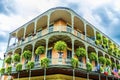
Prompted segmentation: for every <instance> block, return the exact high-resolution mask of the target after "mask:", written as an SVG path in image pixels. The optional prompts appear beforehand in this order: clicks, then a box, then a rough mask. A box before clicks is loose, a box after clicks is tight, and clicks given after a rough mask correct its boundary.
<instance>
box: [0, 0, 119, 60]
mask: <svg viewBox="0 0 120 80" xmlns="http://www.w3.org/2000/svg"><path fill="white" fill-rule="evenodd" d="M119 3H120V0H0V58H2V59H3V54H4V53H5V51H6V47H7V43H8V38H9V33H10V32H12V31H13V30H15V29H17V28H18V27H20V26H22V25H23V24H25V23H26V22H28V21H30V20H31V19H33V18H35V17H36V16H38V15H40V14H42V13H43V12H45V11H47V10H48V9H50V8H53V7H68V8H71V9H72V10H74V11H75V12H76V13H77V14H79V15H80V16H81V17H83V18H84V19H86V20H87V21H88V22H89V23H91V24H92V25H94V26H95V27H96V28H98V29H99V30H101V31H102V32H103V33H105V34H106V35H107V36H109V37H110V38H111V39H112V40H113V41H115V42H116V43H118V44H119V45H120V5H119Z"/></svg>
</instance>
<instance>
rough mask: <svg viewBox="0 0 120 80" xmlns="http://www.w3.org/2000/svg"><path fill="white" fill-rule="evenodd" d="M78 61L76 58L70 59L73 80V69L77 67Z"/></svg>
mask: <svg viewBox="0 0 120 80" xmlns="http://www.w3.org/2000/svg"><path fill="white" fill-rule="evenodd" d="M78 62H79V61H78V59H77V58H72V59H71V65H72V67H73V80H75V69H76V68H77V67H78Z"/></svg>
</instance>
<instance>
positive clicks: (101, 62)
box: [99, 56, 106, 65]
mask: <svg viewBox="0 0 120 80" xmlns="http://www.w3.org/2000/svg"><path fill="white" fill-rule="evenodd" d="M99 63H100V64H103V65H105V64H106V59H105V57H103V56H101V57H99Z"/></svg>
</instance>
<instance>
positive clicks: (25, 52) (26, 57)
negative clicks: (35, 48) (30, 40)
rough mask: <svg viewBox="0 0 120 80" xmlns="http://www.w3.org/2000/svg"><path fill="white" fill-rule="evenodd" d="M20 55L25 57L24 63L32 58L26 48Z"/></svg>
mask: <svg viewBox="0 0 120 80" xmlns="http://www.w3.org/2000/svg"><path fill="white" fill-rule="evenodd" d="M22 56H23V57H24V58H25V60H26V63H28V61H29V60H31V58H32V53H31V51H29V50H26V51H24V52H23V54H22Z"/></svg>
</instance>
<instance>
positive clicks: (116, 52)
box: [113, 48, 119, 56]
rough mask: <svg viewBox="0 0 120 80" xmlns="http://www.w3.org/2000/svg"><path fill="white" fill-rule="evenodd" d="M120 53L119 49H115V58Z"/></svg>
mask: <svg viewBox="0 0 120 80" xmlns="http://www.w3.org/2000/svg"><path fill="white" fill-rule="evenodd" d="M118 51H119V50H118V48H115V49H114V51H113V54H114V55H115V56H118V54H119V53H118Z"/></svg>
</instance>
